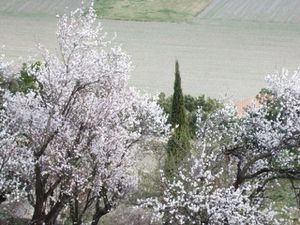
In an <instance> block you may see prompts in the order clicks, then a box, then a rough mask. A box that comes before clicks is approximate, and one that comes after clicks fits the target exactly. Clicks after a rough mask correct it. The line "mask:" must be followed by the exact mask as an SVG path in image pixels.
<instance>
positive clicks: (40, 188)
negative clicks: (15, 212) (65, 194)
mask: <svg viewBox="0 0 300 225" xmlns="http://www.w3.org/2000/svg"><path fill="white" fill-rule="evenodd" d="M34 170H35V176H36V181H35V197H36V200H35V205H34V212H33V216H32V219H31V223H30V224H32V225H43V222H44V220H45V207H44V197H45V194H44V193H45V191H44V184H43V181H42V174H41V169H40V167H39V165H38V164H36V165H35V168H34Z"/></svg>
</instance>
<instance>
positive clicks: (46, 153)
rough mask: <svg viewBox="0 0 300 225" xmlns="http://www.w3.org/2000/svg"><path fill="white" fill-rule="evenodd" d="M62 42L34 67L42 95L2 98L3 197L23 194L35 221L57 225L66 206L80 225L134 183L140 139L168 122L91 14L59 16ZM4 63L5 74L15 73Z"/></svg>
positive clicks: (162, 131) (99, 214)
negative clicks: (132, 82)
mask: <svg viewBox="0 0 300 225" xmlns="http://www.w3.org/2000/svg"><path fill="white" fill-rule="evenodd" d="M57 40H58V46H59V48H58V49H57V51H56V52H55V53H54V54H52V53H50V52H49V51H48V50H46V49H45V48H43V47H42V46H40V49H41V54H42V59H43V60H42V61H41V65H40V67H39V70H32V71H29V72H30V73H31V74H32V75H33V76H34V77H35V78H36V80H37V81H38V86H39V87H38V91H29V92H28V93H21V92H17V93H10V92H9V91H6V92H5V93H4V94H3V109H2V110H1V113H2V117H1V133H0V135H1V149H0V151H1V152H0V157H1V160H2V161H1V163H2V166H1V167H0V171H1V175H0V191H1V193H3V194H4V196H5V197H9V194H10V193H13V192H16V193H17V192H18V193H19V192H20V193H23V194H24V193H25V194H26V196H27V199H28V201H29V202H30V204H31V205H32V206H33V208H34V213H33V216H32V220H31V224H35V225H42V224H55V221H56V218H57V217H58V216H59V214H60V212H61V211H62V210H63V209H64V208H65V207H66V205H68V206H69V210H70V215H71V218H72V220H73V223H74V224H81V223H83V222H86V221H83V218H84V216H85V213H86V212H87V211H89V212H90V211H92V210H94V212H93V221H92V222H91V224H97V223H98V221H99V219H100V218H101V217H102V216H103V215H105V214H106V213H108V212H109V211H111V210H112V209H113V208H114V207H116V206H117V204H118V200H119V199H120V198H122V197H124V196H125V195H126V194H127V193H128V192H130V191H132V190H135V189H136V187H137V177H136V176H135V173H133V171H132V165H133V164H134V155H135V151H136V150H135V149H138V148H137V147H136V144H137V142H138V141H139V140H141V138H143V137H152V136H153V135H155V134H159V135H160V137H161V136H163V135H164V134H166V133H167V131H168V126H166V117H165V116H164V114H163V112H162V110H161V109H160V108H159V106H158V105H157V104H156V101H155V100H154V99H152V98H150V97H147V96H144V95H141V94H140V93H139V92H137V91H136V90H134V89H133V88H130V87H129V86H128V78H129V72H130V70H131V61H130V58H129V56H128V55H126V54H125V53H124V52H123V51H122V50H121V48H120V47H119V46H116V45H114V44H113V42H112V41H108V40H107V37H106V34H105V33H103V32H102V27H101V25H100V24H98V23H97V21H96V14H95V12H94V10H93V9H92V8H90V9H89V10H88V11H87V12H86V11H84V9H78V10H76V11H74V12H72V13H71V15H70V16H67V15H64V16H62V17H61V18H59V21H58V30H57ZM1 63H2V64H1V65H2V66H1V68H0V69H1V72H2V73H3V74H4V77H5V76H6V77H9V76H10V75H12V74H14V73H13V72H12V67H11V66H9V65H6V63H5V62H4V60H2V62H1Z"/></svg>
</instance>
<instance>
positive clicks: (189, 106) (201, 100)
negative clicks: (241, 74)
mask: <svg viewBox="0 0 300 225" xmlns="http://www.w3.org/2000/svg"><path fill="white" fill-rule="evenodd" d="M183 98H184V106H185V109H186V116H187V121H188V127H189V132H190V135H191V137H192V138H194V137H195V135H196V121H197V110H198V109H199V108H202V110H203V112H204V114H203V116H204V117H206V116H207V115H208V114H210V113H211V112H213V111H215V110H216V109H217V108H219V107H221V104H220V103H219V102H218V101H217V100H216V99H213V98H208V97H205V95H200V96H198V97H193V96H191V95H184V96H183ZM172 101H173V96H168V97H166V95H165V93H160V95H159V104H160V106H161V107H162V108H163V110H164V111H165V113H166V114H167V115H169V118H168V122H169V123H170V122H171V121H170V115H171V111H172ZM203 119H205V118H203Z"/></svg>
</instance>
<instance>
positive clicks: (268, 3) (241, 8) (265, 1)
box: [199, 0, 300, 23]
mask: <svg viewBox="0 0 300 225" xmlns="http://www.w3.org/2000/svg"><path fill="white" fill-rule="evenodd" d="M199 18H200V19H219V20H228V19H230V20H238V21H241V20H242V21H258V22H279V23H300V1H299V0H213V1H212V2H211V4H210V5H209V6H208V7H207V8H206V9H205V10H204V12H202V13H201V15H199Z"/></svg>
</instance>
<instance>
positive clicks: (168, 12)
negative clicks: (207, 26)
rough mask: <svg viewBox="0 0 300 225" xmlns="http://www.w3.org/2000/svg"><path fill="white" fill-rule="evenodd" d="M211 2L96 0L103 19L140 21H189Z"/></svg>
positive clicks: (190, 0)
mask: <svg viewBox="0 0 300 225" xmlns="http://www.w3.org/2000/svg"><path fill="white" fill-rule="evenodd" d="M210 1H211V0H96V1H95V9H96V10H97V13H98V15H99V16H100V17H102V18H107V19H118V20H138V21H171V22H178V21H189V20H191V19H192V18H194V17H195V16H196V15H197V14H199V13H200V12H201V11H202V10H203V9H204V8H206V7H207V5H208V4H209V2H210Z"/></svg>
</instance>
